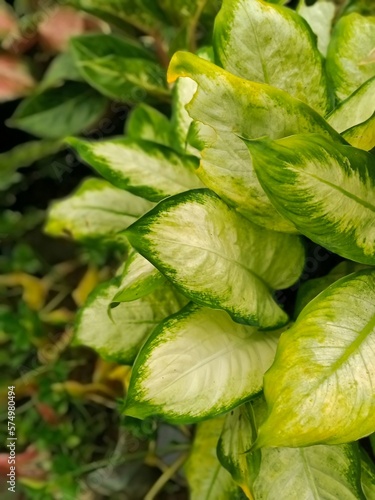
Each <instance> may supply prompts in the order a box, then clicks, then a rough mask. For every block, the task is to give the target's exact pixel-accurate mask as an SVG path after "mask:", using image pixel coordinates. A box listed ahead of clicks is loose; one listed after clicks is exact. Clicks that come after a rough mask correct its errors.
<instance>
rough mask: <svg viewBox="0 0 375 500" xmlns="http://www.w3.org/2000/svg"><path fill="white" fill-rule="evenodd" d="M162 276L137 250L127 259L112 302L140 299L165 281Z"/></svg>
mask: <svg viewBox="0 0 375 500" xmlns="http://www.w3.org/2000/svg"><path fill="white" fill-rule="evenodd" d="M165 281H166V280H165V278H164V276H163V275H162V274H161V272H160V271H158V270H157V269H156V267H154V266H153V265H152V264H151V263H150V262H149V261H148V260H146V259H145V258H144V257H142V255H140V254H139V253H137V252H133V253H132V254H131V255H130V256H129V257H128V259H127V261H126V263H125V267H124V271H123V273H122V279H121V284H120V286H119V288H118V290H117V291H116V294H115V295H114V297H113V299H112V301H113V302H129V301H132V300H136V299H140V298H141V297H144V296H145V295H148V294H149V293H151V292H153V291H154V290H156V289H157V288H158V287H159V286H160V285H162V284H163V283H164V282H165Z"/></svg>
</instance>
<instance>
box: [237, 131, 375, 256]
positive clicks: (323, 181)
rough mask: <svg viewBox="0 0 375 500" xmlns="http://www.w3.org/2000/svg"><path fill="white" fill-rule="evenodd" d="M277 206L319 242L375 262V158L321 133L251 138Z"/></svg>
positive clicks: (264, 183)
mask: <svg viewBox="0 0 375 500" xmlns="http://www.w3.org/2000/svg"><path fill="white" fill-rule="evenodd" d="M247 145H248V147H249V150H250V152H251V155H252V157H253V162H254V166H255V169H256V172H257V175H258V178H259V180H260V182H261V184H262V186H263V188H264V189H265V191H266V192H267V194H268V196H269V197H270V199H271V200H272V203H273V204H274V205H275V207H276V209H277V210H279V211H280V213H281V214H283V215H284V216H285V217H287V218H288V219H289V220H291V221H292V222H293V223H294V224H295V226H296V227H297V228H298V230H299V231H300V232H301V233H302V234H304V235H305V236H307V237H308V238H310V239H311V240H313V241H314V242H315V243H318V244H319V245H322V246H323V247H325V248H327V249H328V250H331V251H332V252H335V253H337V254H339V255H341V256H342V257H345V258H347V259H350V260H354V261H356V262H360V263H362V264H369V265H373V264H375V240H374V237H373V229H374V224H373V221H374V212H375V205H374V203H373V201H374V193H375V177H374V172H375V170H374V169H375V157H374V156H373V155H371V154H370V153H367V152H365V151H362V150H360V149H356V148H353V147H352V146H344V145H341V144H337V143H336V144H335V143H333V142H331V141H329V140H327V139H326V138H325V137H323V136H320V135H316V134H301V135H296V136H291V137H287V138H285V139H280V140H279V141H269V140H267V139H265V140H263V139H259V140H256V141H247Z"/></svg>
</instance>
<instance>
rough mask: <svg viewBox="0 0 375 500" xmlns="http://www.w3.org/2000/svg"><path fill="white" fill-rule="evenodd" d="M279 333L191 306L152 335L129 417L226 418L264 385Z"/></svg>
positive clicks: (134, 381)
mask: <svg viewBox="0 0 375 500" xmlns="http://www.w3.org/2000/svg"><path fill="white" fill-rule="evenodd" d="M278 338H279V332H272V333H264V332H259V331H258V330H257V329H256V328H253V327H249V326H245V325H239V324H238V323H234V322H233V321H232V320H231V319H230V317H229V315H228V314H226V313H225V312H224V311H215V310H211V309H206V308H200V307H198V306H196V305H193V304H191V305H189V306H187V307H186V308H185V309H183V310H182V311H181V312H180V313H178V314H176V315H175V316H173V317H171V318H169V319H167V320H166V321H164V322H163V323H162V324H161V325H160V326H159V327H158V328H156V330H155V331H154V332H153V333H152V335H151V336H150V337H149V339H148V340H147V342H146V343H145V345H144V346H143V348H142V350H141V352H140V353H139V356H138V357H137V360H136V363H135V365H134V372H133V375H132V378H131V380H130V386H129V391H128V398H127V400H126V407H125V413H126V415H130V416H132V417H136V418H142V419H144V418H146V417H148V416H150V415H158V416H162V417H163V418H164V419H166V420H167V421H168V422H172V423H192V422H197V421H199V420H203V419H205V418H208V417H214V416H216V415H220V414H221V413H224V412H226V411H228V410H230V409H232V408H234V407H236V406H238V405H239V404H241V403H243V402H244V401H246V400H247V399H249V398H250V397H251V396H254V395H255V394H257V393H259V392H260V391H261V390H262V386H263V375H264V373H265V372H266V371H267V370H268V368H269V367H270V366H271V364H272V362H273V359H274V356H275V351H276V345H277V341H278Z"/></svg>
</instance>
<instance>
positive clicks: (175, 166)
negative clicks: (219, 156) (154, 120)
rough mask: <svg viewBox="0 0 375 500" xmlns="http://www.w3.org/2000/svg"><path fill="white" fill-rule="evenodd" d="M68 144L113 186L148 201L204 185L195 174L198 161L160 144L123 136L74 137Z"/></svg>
mask: <svg viewBox="0 0 375 500" xmlns="http://www.w3.org/2000/svg"><path fill="white" fill-rule="evenodd" d="M68 143H69V144H70V145H71V146H73V148H74V149H75V150H76V151H77V152H78V154H79V156H80V157H81V158H82V160H83V161H85V162H86V163H88V164H89V165H90V166H92V167H93V168H94V169H95V170H97V171H98V172H99V173H100V174H101V175H102V176H103V177H104V178H106V179H107V180H108V181H110V182H111V183H112V184H114V185H115V186H117V187H119V188H121V189H127V190H129V191H131V192H132V193H134V194H136V195H138V196H142V197H143V198H146V199H148V200H152V201H158V200H162V199H163V198H165V197H166V196H170V195H173V194H176V193H180V192H181V191H186V190H188V189H193V188H196V187H201V186H202V184H201V182H200V180H199V178H198V177H197V176H196V175H195V169H196V166H197V160H196V158H193V157H192V156H184V157H182V156H179V155H178V154H177V153H175V152H174V151H172V150H171V149H169V148H166V147H164V146H161V145H159V144H153V143H151V142H147V141H141V140H134V139H131V138H123V137H119V138H114V139H109V140H103V141H85V140H82V139H75V138H71V139H69V140H68Z"/></svg>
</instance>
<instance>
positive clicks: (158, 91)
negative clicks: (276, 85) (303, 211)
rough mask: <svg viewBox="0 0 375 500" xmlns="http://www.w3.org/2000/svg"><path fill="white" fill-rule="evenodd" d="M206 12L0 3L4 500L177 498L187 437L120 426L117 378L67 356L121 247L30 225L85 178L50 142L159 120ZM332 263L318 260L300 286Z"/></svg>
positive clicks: (202, 36)
mask: <svg viewBox="0 0 375 500" xmlns="http://www.w3.org/2000/svg"><path fill="white" fill-rule="evenodd" d="M220 3H221V2H220V0H191V1H185V0H158V1H155V0H132V1H126V0H90V1H88V0H67V1H48V0H15V1H14V2H5V1H3V0H0V43H1V51H0V103H1V104H0V113H1V118H2V119H1V131H0V135H1V146H0V147H1V152H0V192H1V195H0V204H1V213H0V239H1V255H0V275H1V276H0V293H1V294H2V301H1V306H0V346H1V350H0V381H1V384H0V402H1V418H0V435H1V436H2V437H3V436H5V435H6V431H7V429H6V412H5V410H6V396H7V386H8V385H13V384H15V385H16V388H17V389H16V393H17V421H16V424H17V436H18V441H17V443H18V459H17V467H18V470H17V472H18V480H19V488H18V493H17V496H18V498H32V499H34V498H35V499H70V498H72V499H85V500H86V499H87V500H89V499H100V498H107V497H109V498H113V499H117V498H118V499H141V498H147V499H148V500H151V499H152V498H155V497H156V496H157V495H159V498H164V499H169V498H170V499H178V498H181V499H182V498H187V493H186V491H187V490H186V483H185V479H184V477H183V476H182V475H180V474H177V475H176V474H174V473H173V464H175V463H176V460H177V461H178V460H179V457H180V456H181V454H183V453H185V452H186V450H187V449H188V448H189V443H190V440H191V434H192V429H190V428H185V427H181V428H178V427H171V426H168V425H165V424H161V423H160V422H157V421H154V420H150V421H146V422H139V421H136V420H133V419H131V418H126V420H125V419H124V418H123V417H122V416H121V415H120V414H119V413H118V412H117V401H118V400H121V399H123V397H124V394H125V392H126V388H127V384H128V381H129V374H130V368H129V367H127V366H119V365H116V364H115V363H109V362H106V361H103V360H102V359H100V358H98V357H97V355H96V354H94V353H93V352H92V351H90V350H89V349H85V348H82V347H71V346H70V341H71V338H72V328H73V323H74V318H75V313H76V311H77V309H78V308H79V307H80V306H82V305H83V303H84V302H85V300H86V298H87V296H88V294H89V293H90V292H91V290H92V289H93V288H94V287H95V286H96V285H97V284H98V283H99V282H101V281H103V280H106V279H108V278H110V277H112V276H113V274H114V272H115V270H116V268H118V266H119V265H120V263H121V262H122V261H123V259H124V249H123V248H122V246H121V245H117V244H116V243H113V242H112V243H111V242H107V243H106V244H103V245H98V244H96V243H94V242H90V241H88V242H87V241H84V242H82V243H80V244H79V245H78V244H76V243H74V242H72V241H71V240H69V239H54V238H51V237H49V236H47V235H46V234H45V233H44V231H43V227H44V223H45V217H46V210H47V209H48V207H49V205H50V203H51V201H53V200H55V199H60V198H63V197H65V196H67V195H68V194H70V193H71V192H72V191H73V190H74V188H76V187H77V186H78V185H79V184H80V183H81V181H82V180H83V179H84V178H85V177H87V176H88V175H93V174H92V172H91V171H90V169H89V168H88V167H87V166H85V165H83V164H81V163H80V162H79V161H78V160H77V158H76V157H75V155H74V154H73V153H72V152H71V151H70V150H69V149H67V148H66V146H65V145H64V143H63V141H62V140H63V138H64V137H66V136H68V135H74V134H80V135H83V136H85V137H88V138H93V139H100V138H104V137H106V136H114V135H122V134H123V132H124V127H125V123H126V120H127V117H128V114H129V111H130V110H131V109H132V107H134V106H135V105H139V104H152V105H153V106H154V107H155V108H156V109H157V110H159V111H160V112H162V113H163V114H164V115H166V116H167V117H169V116H170V102H171V92H170V89H169V88H168V85H167V83H166V78H165V73H166V68H167V66H168V62H169V59H170V57H171V55H172V54H173V53H174V52H175V51H176V50H178V49H186V50H191V51H195V50H196V49H197V48H199V47H202V46H205V45H209V44H210V40H211V32H212V27H213V21H214V18H215V15H216V13H217V11H218V9H219V8H220ZM308 3H310V4H311V3H312V2H308ZM336 3H337V15H340V14H341V13H343V12H352V11H359V12H361V13H364V14H374V13H375V4H374V3H373V2H371V1H366V0H350V1H348V2H342V1H338V2H336ZM291 5H292V6H296V5H297V2H294V3H293V2H292V3H291ZM84 35H91V38H90V39H89V40H88V39H87V38H85V39H84V43H83V42H82V36H84ZM73 37H74V40H73V42H72V41H71V40H72V38H73ZM125 65H126V68H127V69H126V77H124V71H123V68H124V67H125ZM108 73H110V75H111V76H110V78H106V77H105V75H106V74H108ZM332 265H333V262H331V261H330V260H329V257H328V260H327V261H325V262H324V264H323V265H321V266H320V267H319V270H318V271H317V273H315V275H314V276H308V277H315V276H317V275H323V274H325V273H326V272H327V270H328V269H330V268H331V267H332ZM314 272H315V271H314ZM4 442H5V440H3V439H1V444H0V446H3V443H4ZM0 451H1V453H0V472H1V476H2V477H4V473H6V472H7V470H8V465H7V463H6V458H7V455H6V450H5V448H3V449H2V450H0ZM1 488H2V490H0V495H1V498H4V499H6V498H8V496H7V495H8V493H7V491H6V485H5V484H3V485H2V486H1ZM160 492H161V493H160ZM11 495H12V494H11V493H10V494H9V498H11ZM147 495H148V496H147ZM12 498H14V496H13V497H12Z"/></svg>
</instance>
